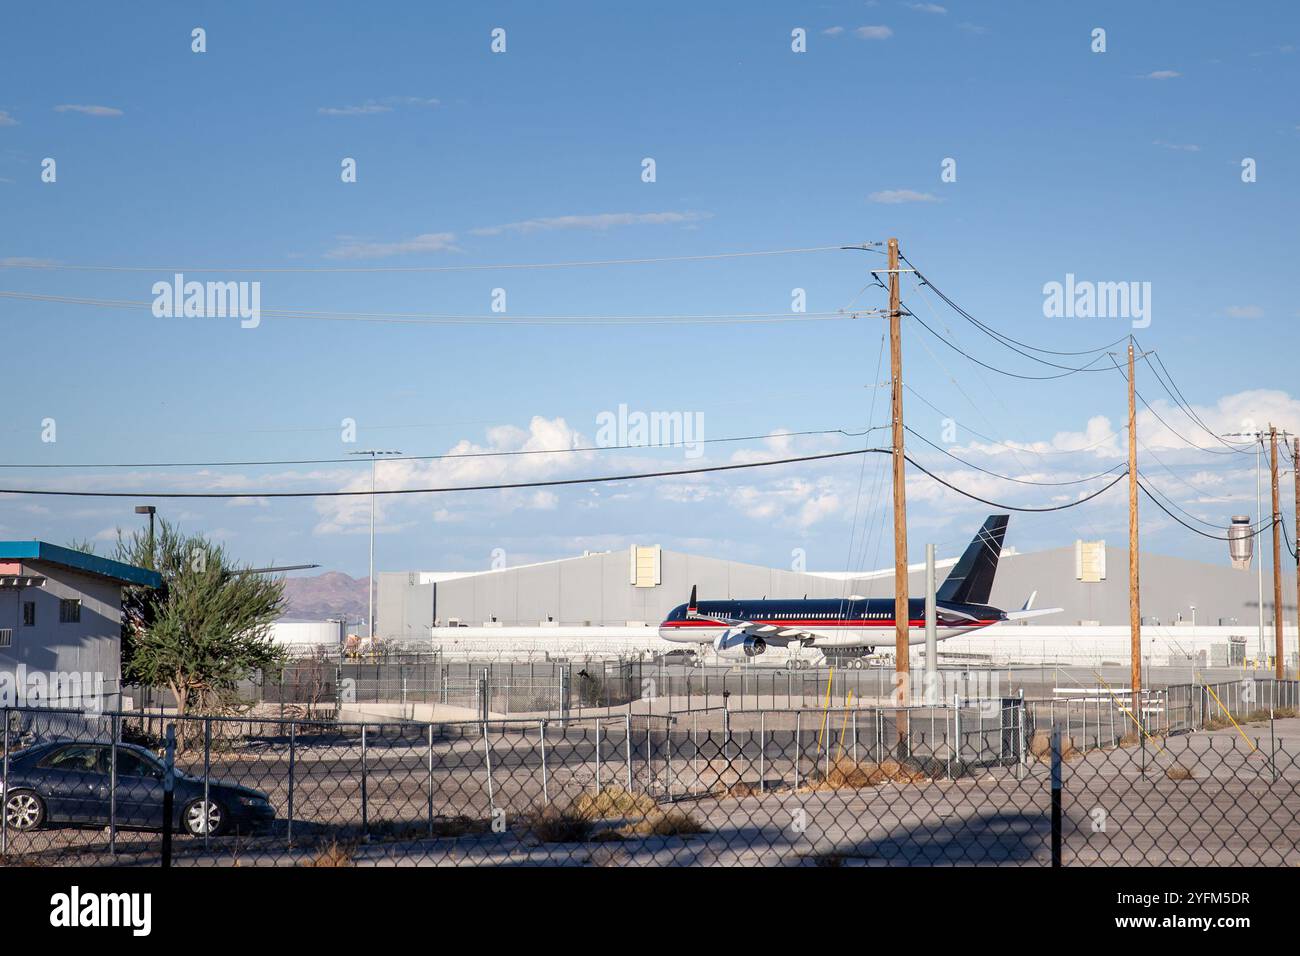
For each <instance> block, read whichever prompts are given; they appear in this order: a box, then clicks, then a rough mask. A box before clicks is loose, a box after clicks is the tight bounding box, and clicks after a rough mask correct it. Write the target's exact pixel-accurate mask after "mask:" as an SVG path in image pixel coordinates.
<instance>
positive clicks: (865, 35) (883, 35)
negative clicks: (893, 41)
mask: <svg viewBox="0 0 1300 956" xmlns="http://www.w3.org/2000/svg"><path fill="white" fill-rule="evenodd" d="M853 35H854V36H856V37H858V38H859V39H861V40H888V39H889V38H890V37H892V36H893V35H894V31H893V30H891V29H889V27H879V26H877V27H858V28H857V29H856V30H854V31H853Z"/></svg>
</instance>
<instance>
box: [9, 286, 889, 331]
mask: <svg viewBox="0 0 1300 956" xmlns="http://www.w3.org/2000/svg"><path fill="white" fill-rule="evenodd" d="M0 299H10V300H14V301H23V302H40V303H51V304H56V305H86V306H94V307H97V308H104V309H135V310H148V311H150V312H152V311H153V306H154V303H153V302H152V301H149V302H146V301H144V300H142V299H104V298H92V297H84V296H62V295H45V294H42V293H36V292H16V291H12V290H0ZM874 311H876V310H867V309H863V310H858V311H856V312H731V313H716V314H711V315H511V314H509V313H505V312H503V313H498V314H492V315H474V314H459V315H458V314H451V313H446V314H443V313H433V312H426V313H420V312H330V311H319V310H310V309H259V310H258V318H259V322H260V319H261V318H262V317H266V318H273V319H311V320H314V321H318V322H379V323H386V324H389V325H498V326H526V325H538V326H551V325H574V326H597V325H745V324H750V325H753V324H757V325H764V324H777V323H782V322H826V321H837V320H845V319H856V318H858V317H860V316H863V315H869V314H873V313H874ZM177 318H180V317H177ZM218 318H221V317H218ZM228 318H231V319H246V318H251V316H240V315H238V314H232V315H230V316H228Z"/></svg>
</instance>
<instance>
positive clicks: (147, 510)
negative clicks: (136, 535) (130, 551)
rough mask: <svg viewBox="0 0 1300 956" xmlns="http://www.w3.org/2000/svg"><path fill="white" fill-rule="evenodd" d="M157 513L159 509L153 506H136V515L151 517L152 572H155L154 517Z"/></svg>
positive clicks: (150, 550)
mask: <svg viewBox="0 0 1300 956" xmlns="http://www.w3.org/2000/svg"><path fill="white" fill-rule="evenodd" d="M157 511H158V509H157V508H155V507H154V506H153V505H136V506H135V513H136V514H138V515H148V516H149V569H150V570H153V566H154V553H153V516H154V515H155V514H156V513H157Z"/></svg>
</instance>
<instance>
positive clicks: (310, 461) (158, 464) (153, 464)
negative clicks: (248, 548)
mask: <svg viewBox="0 0 1300 956" xmlns="http://www.w3.org/2000/svg"><path fill="white" fill-rule="evenodd" d="M884 427H885V426H883V425H877V426H875V427H874V428H868V429H866V430H865V431H858V432H855V431H848V430H846V429H843V428H825V429H814V430H809V431H799V432H768V433H766V434H762V435H738V436H735V437H731V438H701V439H700V440H699V441H692V442H685V441H680V442H658V443H646V444H627V445H589V446H580V447H576V448H550V449H544V448H528V449H519V450H515V451H481V452H466V453H464V454H447V455H394V456H392V457H389V458H385V459H384V460H385V461H449V460H450V461H454V460H456V459H461V458H513V457H520V456H524V455H563V454H571V453H574V452H596V451H626V450H630V449H641V448H650V449H653V448H685V447H687V446H688V445H691V446H693V445H697V444H699V445H713V444H723V443H730V442H741V441H761V440H763V439H767V438H787V437H789V438H802V437H804V436H809V435H843V436H845V437H846V438H861V437H862V436H864V435H867V434H870V433H871V432H873V431H880V430H881V429H883V428H884ZM358 460H359V459H356V458H297V459H293V458H287V459H275V460H259V461H145V462H80V463H64V462H56V463H39V462H31V463H27V464H17V463H12V462H0V468H12V469H38V468H41V469H46V468H222V467H232V468H233V467H240V468H252V467H256V466H259V465H338V464H356V463H357V461H358Z"/></svg>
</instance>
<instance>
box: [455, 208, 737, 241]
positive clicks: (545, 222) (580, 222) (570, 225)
mask: <svg viewBox="0 0 1300 956" xmlns="http://www.w3.org/2000/svg"><path fill="white" fill-rule="evenodd" d="M712 215H713V214H712V213H707V212H693V211H689V210H688V211H684V212H606V213H597V214H594V215H586V216H548V217H543V218H538V219H523V220H520V221H518V222H507V223H503V224H501V225H499V226H483V227H480V228H478V229H471V230H470V234H471V235H475V236H499V235H502V234H503V233H508V232H509V233H518V234H521V235H530V234H532V233H537V232H550V231H552V230H556V229H610V228H612V227H614V226H639V225H672V224H676V223H691V222H699V221H701V220H703V219H709V218H712Z"/></svg>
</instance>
